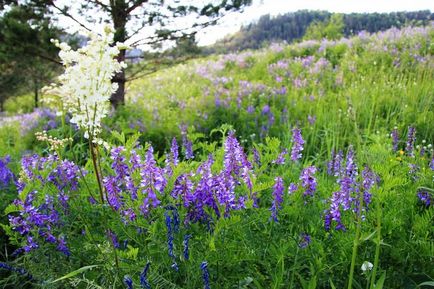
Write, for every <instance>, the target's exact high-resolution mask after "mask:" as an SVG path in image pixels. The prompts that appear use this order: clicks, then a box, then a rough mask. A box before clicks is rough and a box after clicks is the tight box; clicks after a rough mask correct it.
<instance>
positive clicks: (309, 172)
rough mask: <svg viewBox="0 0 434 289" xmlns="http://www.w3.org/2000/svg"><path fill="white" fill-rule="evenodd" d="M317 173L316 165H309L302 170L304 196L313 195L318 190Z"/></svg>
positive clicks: (301, 178)
mask: <svg viewBox="0 0 434 289" xmlns="http://www.w3.org/2000/svg"><path fill="white" fill-rule="evenodd" d="M315 173H316V167H314V166H310V167H307V168H305V169H303V171H302V172H301V175H300V181H301V186H302V187H303V188H304V189H305V191H304V193H303V196H305V197H306V196H311V197H312V196H313V194H314V193H315V191H316V186H317V182H316V178H315V176H314V174H315Z"/></svg>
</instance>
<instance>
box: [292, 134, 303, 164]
mask: <svg viewBox="0 0 434 289" xmlns="http://www.w3.org/2000/svg"><path fill="white" fill-rule="evenodd" d="M303 145H304V140H303V137H302V136H301V130H300V129H299V128H297V127H294V128H293V129H292V150H291V160H292V161H297V160H299V159H301V157H302V154H301V152H302V151H303Z"/></svg>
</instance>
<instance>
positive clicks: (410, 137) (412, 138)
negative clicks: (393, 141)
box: [405, 126, 416, 157]
mask: <svg viewBox="0 0 434 289" xmlns="http://www.w3.org/2000/svg"><path fill="white" fill-rule="evenodd" d="M415 142H416V129H415V128H414V127H412V126H409V127H408V133H407V143H406V146H405V151H406V152H407V155H408V156H410V157H414V144H415Z"/></svg>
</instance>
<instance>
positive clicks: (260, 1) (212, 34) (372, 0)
mask: <svg viewBox="0 0 434 289" xmlns="http://www.w3.org/2000/svg"><path fill="white" fill-rule="evenodd" d="M168 1H169V2H170V1H173V0H168ZM195 1H198V2H203V1H204V0H182V1H181V3H183V2H195ZM103 2H104V1H103ZM56 3H57V4H60V6H63V5H69V4H72V3H75V4H78V5H79V4H80V1H78V0H57V1H56ZM62 4H63V5H62ZM301 9H309V10H327V11H330V12H341V13H351V12H396V11H416V10H431V11H434V0H253V4H252V6H249V7H247V8H246V9H245V10H244V12H243V13H232V14H230V15H227V16H225V17H224V18H223V19H222V20H221V21H220V22H219V24H218V25H216V26H214V27H209V28H207V29H205V30H203V31H201V32H200V33H199V34H198V36H197V39H198V41H199V44H200V45H208V44H212V43H214V42H215V41H216V40H218V39H220V38H223V37H224V36H225V35H227V34H230V33H234V32H236V31H238V30H239V28H240V27H241V25H246V24H248V23H250V22H253V21H255V20H257V19H258V18H259V17H261V15H265V14H271V15H278V14H284V13H286V12H294V11H297V10H301ZM97 16H98V15H93V16H92V17H93V18H96V17H97ZM76 17H77V18H80V17H79V16H76ZM59 20H60V23H61V25H64V26H69V27H70V28H69V29H68V30H69V32H74V31H77V30H78V28H79V27H78V25H76V23H74V22H73V21H71V20H70V19H59ZM180 23H181V22H179V23H175V25H181V24H180ZM93 28H96V29H97V30H99V29H102V27H98V24H95V25H93ZM151 33H152V31H144V32H143V35H147V34H151ZM143 35H142V36H143Z"/></svg>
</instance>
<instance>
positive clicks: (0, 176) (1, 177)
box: [0, 156, 15, 188]
mask: <svg viewBox="0 0 434 289" xmlns="http://www.w3.org/2000/svg"><path fill="white" fill-rule="evenodd" d="M10 161H11V158H10V156H5V157H4V158H3V159H1V158H0V188H5V187H7V186H9V184H10V183H11V182H12V181H13V180H14V179H15V175H14V173H13V172H12V171H11V170H10V169H9V168H8V166H7V165H8V163H9V162H10Z"/></svg>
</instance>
